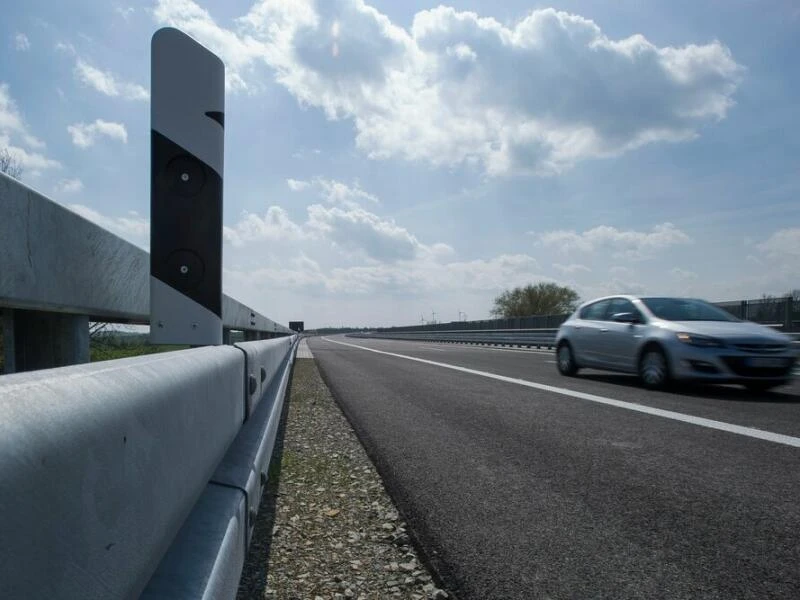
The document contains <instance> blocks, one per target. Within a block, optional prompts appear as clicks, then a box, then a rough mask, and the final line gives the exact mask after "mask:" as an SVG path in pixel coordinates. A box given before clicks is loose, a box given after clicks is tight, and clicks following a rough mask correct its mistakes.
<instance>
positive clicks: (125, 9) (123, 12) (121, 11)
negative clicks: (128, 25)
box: [114, 6, 136, 21]
mask: <svg viewBox="0 0 800 600" xmlns="http://www.w3.org/2000/svg"><path fill="white" fill-rule="evenodd" d="M114 12H116V13H117V14H118V15H119V16H120V17H122V18H123V19H125V20H126V21H127V20H128V19H130V17H131V15H132V14H133V13H134V12H136V9H135V8H134V7H132V6H117V7H116V8H115V9H114Z"/></svg>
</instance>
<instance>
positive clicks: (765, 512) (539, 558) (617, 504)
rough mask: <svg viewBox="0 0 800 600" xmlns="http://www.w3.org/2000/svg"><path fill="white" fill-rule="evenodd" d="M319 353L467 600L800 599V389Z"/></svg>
mask: <svg viewBox="0 0 800 600" xmlns="http://www.w3.org/2000/svg"><path fill="white" fill-rule="evenodd" d="M309 345H310V347H311V350H312V351H313V353H314V357H315V359H316V360H317V363H318V365H319V367H320V370H321V372H322V375H323V377H324V378H325V381H326V382H327V384H328V386H329V387H330V388H331V390H332V392H333V394H334V396H335V398H336V399H337V401H338V402H339V403H340V405H341V407H342V409H343V410H344V412H345V414H346V415H347V417H348V418H349V419H350V421H351V423H352V424H353V426H354V428H355V430H356V432H357V434H358V435H359V437H360V438H361V440H362V443H363V444H364V446H365V447H366V449H367V452H368V453H369V455H370V457H371V458H372V459H373V461H374V462H375V464H376V466H377V468H378V470H379V472H380V473H381V475H382V477H383V478H384V481H385V483H386V485H387V488H388V490H389V492H390V494H391V495H392V497H393V499H394V501H395V502H396V504H397V505H398V508H399V509H400V510H401V512H402V513H403V516H404V518H405V519H406V520H407V521H408V523H409V526H410V528H411V531H412V534H413V535H414V537H415V538H416V539H417V541H418V543H419V545H420V546H421V547H422V549H423V550H424V554H425V555H426V557H427V559H428V561H429V562H430V564H431V566H432V567H433V568H434V569H435V570H436V571H437V572H438V573H439V574H440V576H441V578H442V579H443V581H444V582H445V584H446V585H447V586H448V587H449V588H450V589H451V590H452V591H454V592H455V594H456V595H457V597H458V598H460V599H461V600H466V599H476V600H477V599H481V600H484V599H486V600H488V599H493V598H503V599H513V598H526V599H527V598H570V599H573V598H646V599H654V598H670V599H673V598H692V599H695V598H719V599H721V600H732V599H743V598H753V599H758V600H763V599H766V598H787V599H792V600H797V599H798V598H800V386H799V385H798V384H797V383H794V384H793V385H791V386H786V387H784V388H779V390H778V391H777V392H773V393H765V394H753V393H751V392H748V391H745V390H744V389H743V388H738V387H735V386H719V387H698V388H686V389H679V390H678V391H673V392H649V391H645V390H643V389H641V388H640V387H639V386H638V383H637V382H636V380H635V379H634V378H633V377H629V376H623V375H613V374H606V373H601V372H599V371H594V372H593V371H588V370H587V371H582V372H581V374H580V375H579V376H578V377H577V378H564V377H561V376H560V375H559V374H558V373H557V371H556V367H555V364H554V360H553V358H554V357H553V355H552V353H549V352H532V351H513V350H502V349H488V348H480V347H473V346H461V345H445V344H434V343H425V342H405V341H389V340H364V339H358V338H348V337H344V336H333V337H330V338H311V339H310V340H309ZM407 357H412V358H415V359H420V360H409V358H407ZM453 367H455V368H453Z"/></svg>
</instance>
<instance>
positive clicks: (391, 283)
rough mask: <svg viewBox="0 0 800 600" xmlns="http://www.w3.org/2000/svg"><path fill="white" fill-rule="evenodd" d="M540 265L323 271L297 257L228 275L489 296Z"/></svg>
mask: <svg viewBox="0 0 800 600" xmlns="http://www.w3.org/2000/svg"><path fill="white" fill-rule="evenodd" d="M538 268H539V265H538V263H537V261H536V259H534V258H533V257H531V256H528V255H526V254H511V255H506V254H504V255H500V256H496V257H494V258H490V259H478V260H473V261H452V262H445V263H437V262H433V261H429V260H427V259H425V258H417V259H414V260H411V261H402V262H398V263H386V264H374V265H367V266H354V267H337V268H333V269H323V268H322V267H321V266H320V265H319V263H317V262H316V261H314V260H313V259H311V258H309V257H307V256H305V255H301V256H300V257H299V258H297V259H294V260H292V261H290V262H289V265H288V266H286V265H285V264H282V263H281V262H279V261H274V264H271V265H269V266H267V267H259V268H258V269H255V270H252V271H246V270H241V269H239V270H236V269H234V270H232V271H230V274H231V275H232V276H233V277H234V278H235V279H238V280H240V281H242V282H246V281H257V282H259V285H260V286H263V287H264V288H265V289H291V290H307V289H316V290H319V291H324V292H326V293H328V294H333V295H336V296H361V295H372V294H394V293H398V292H401V293H403V294H409V295H411V296H421V295H425V294H431V293H436V294H438V293H453V294H457V295H462V294H465V293H469V294H475V293H478V294H481V295H483V296H486V297H487V298H488V296H489V295H493V294H496V293H498V292H499V291H501V290H503V289H505V288H506V287H509V286H516V285H522V284H525V283H530V282H531V281H533V280H541V279H545V280H546V279H547V278H542V277H538V276H537V275H536V270H537V269H538Z"/></svg>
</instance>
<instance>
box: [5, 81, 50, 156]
mask: <svg viewBox="0 0 800 600" xmlns="http://www.w3.org/2000/svg"><path fill="white" fill-rule="evenodd" d="M0 134H2V135H6V136H11V135H13V136H15V137H18V138H19V139H20V141H21V142H22V143H23V144H24V145H25V146H28V147H29V148H33V149H36V150H42V149H44V147H45V144H44V142H42V141H41V140H39V139H37V138H36V137H34V136H33V135H32V134H31V133H30V131H29V130H28V126H27V124H26V123H25V120H24V119H23V118H22V115H21V114H20V112H19V109H18V108H17V104H16V102H14V99H13V98H12V97H11V91H10V88H9V86H8V84H7V83H0Z"/></svg>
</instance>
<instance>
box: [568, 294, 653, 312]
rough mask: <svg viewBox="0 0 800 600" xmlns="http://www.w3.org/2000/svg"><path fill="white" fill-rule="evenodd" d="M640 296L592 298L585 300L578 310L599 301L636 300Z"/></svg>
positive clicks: (619, 295)
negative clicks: (615, 299) (613, 299)
mask: <svg viewBox="0 0 800 600" xmlns="http://www.w3.org/2000/svg"><path fill="white" fill-rule="evenodd" d="M640 297H641V296H634V295H633V294H611V295H610V296H598V297H597V298H592V299H591V300H587V301H586V302H583V303H582V304H581V305H580V306H579V307H578V308H579V309H580V308H583V307H584V306H588V305H589V304H594V303H595V302H600V301H601V300H611V299H612V298H625V299H626V300H638V299H639V298H640Z"/></svg>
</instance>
